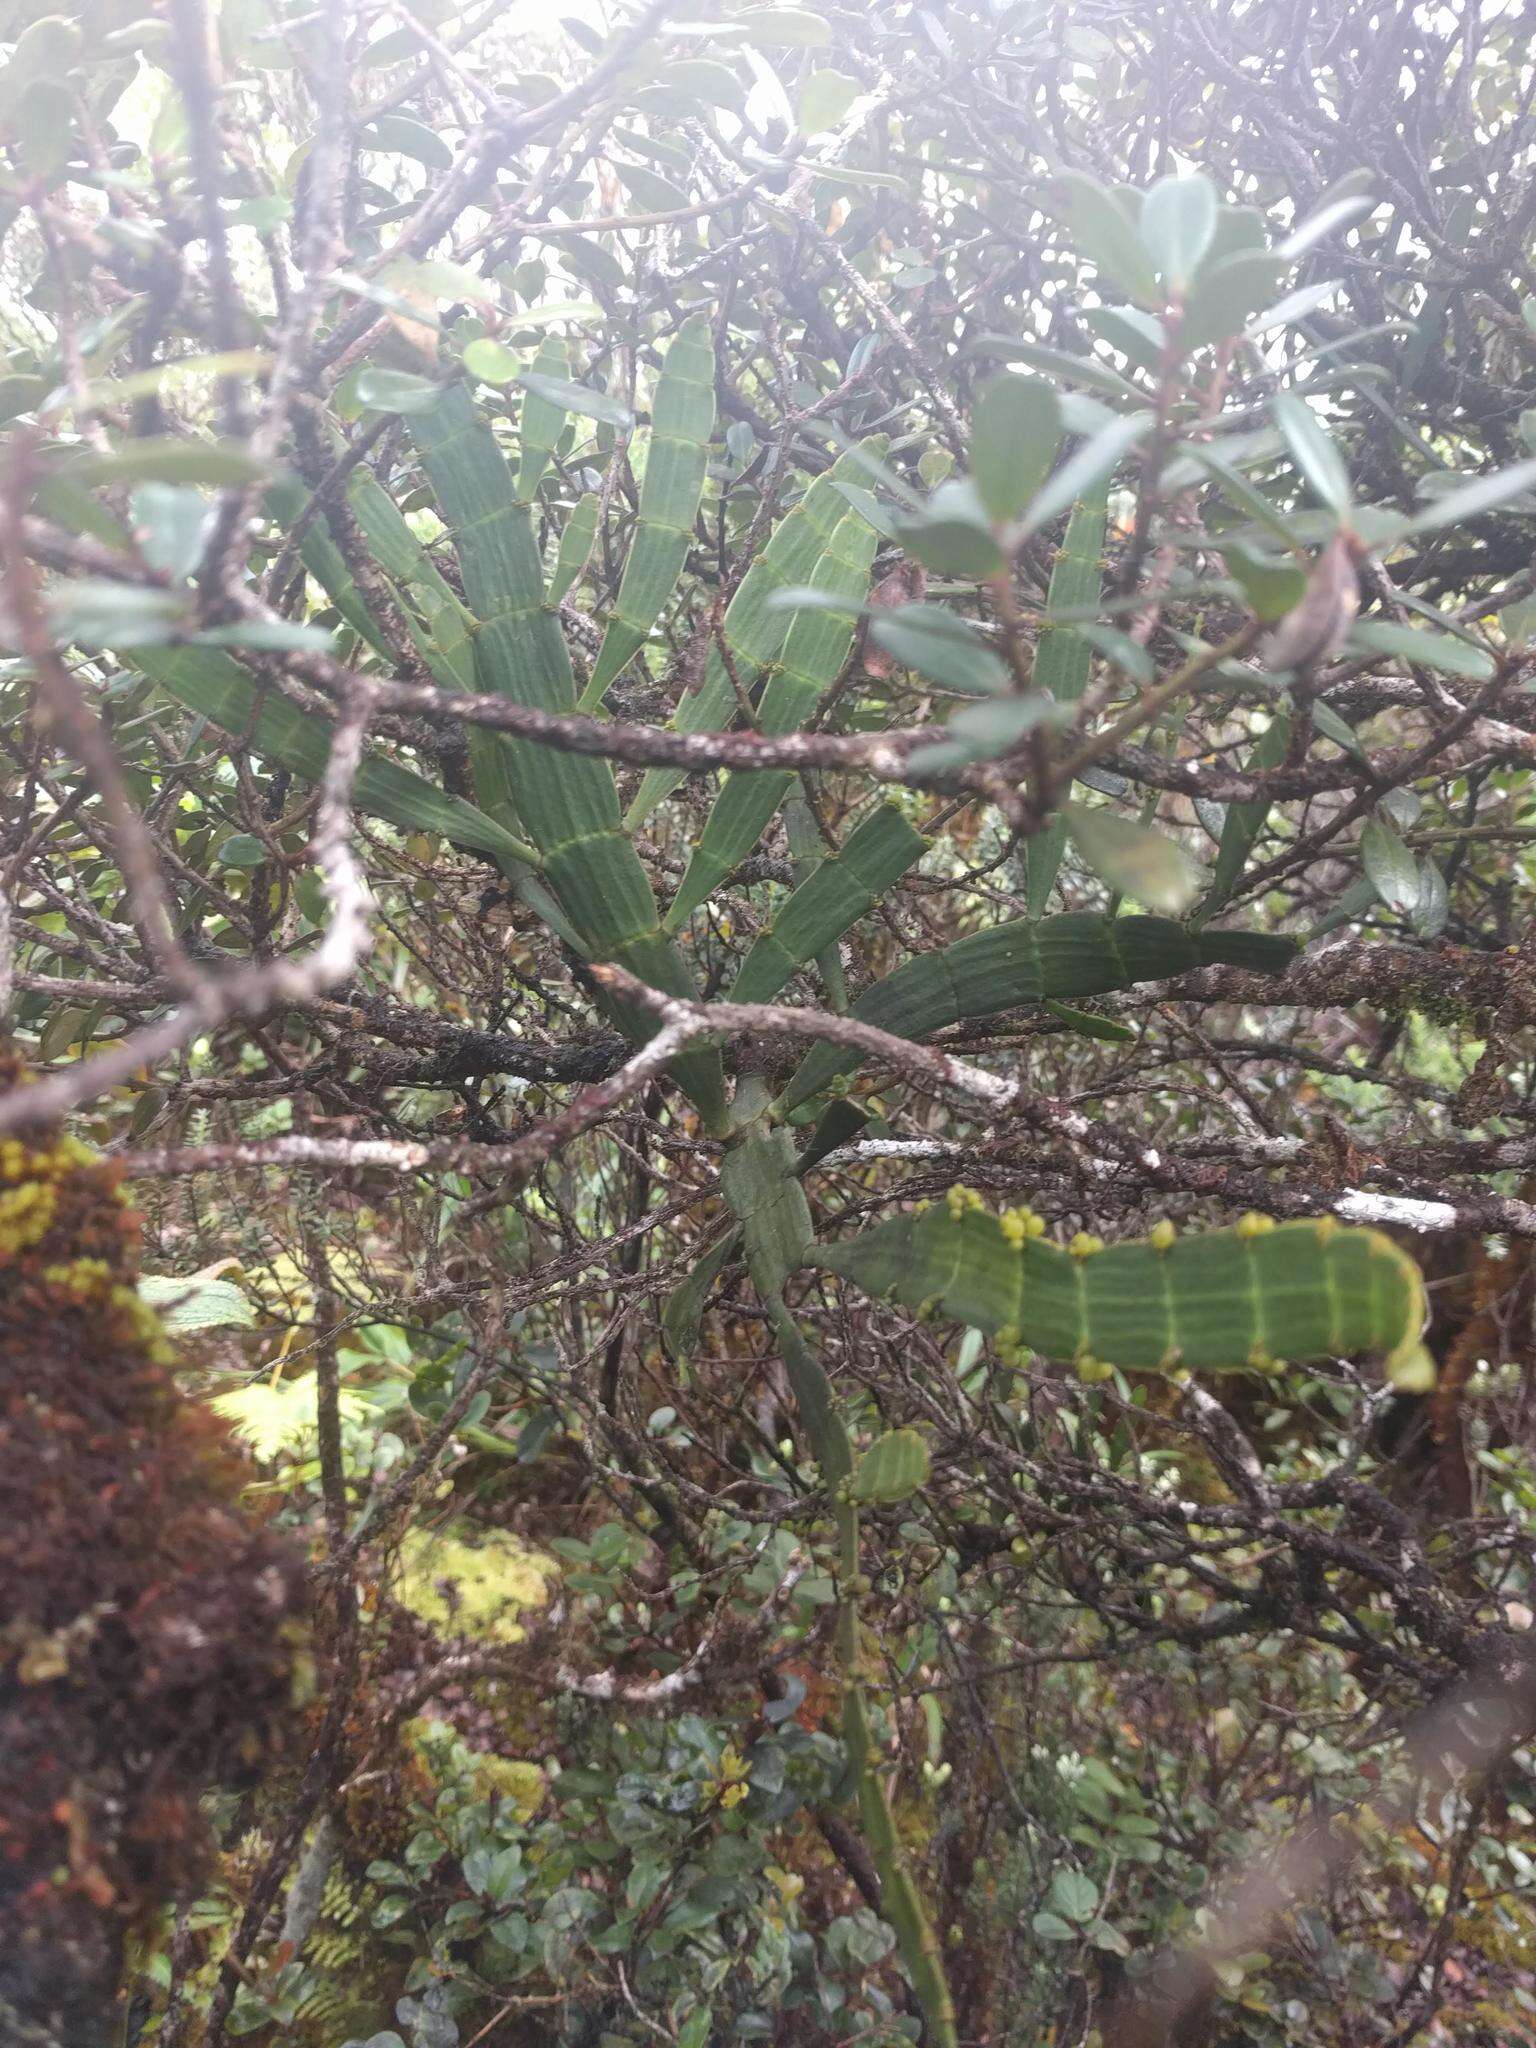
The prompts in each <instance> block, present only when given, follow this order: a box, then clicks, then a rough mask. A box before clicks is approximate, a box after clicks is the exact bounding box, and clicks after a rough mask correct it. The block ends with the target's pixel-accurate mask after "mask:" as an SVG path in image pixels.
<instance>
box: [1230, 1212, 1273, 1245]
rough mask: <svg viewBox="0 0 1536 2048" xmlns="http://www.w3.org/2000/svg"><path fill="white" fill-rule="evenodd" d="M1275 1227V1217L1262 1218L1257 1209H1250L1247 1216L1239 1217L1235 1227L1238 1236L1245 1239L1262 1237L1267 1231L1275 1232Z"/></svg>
mask: <svg viewBox="0 0 1536 2048" xmlns="http://www.w3.org/2000/svg"><path fill="white" fill-rule="evenodd" d="M1274 1227H1275V1219H1274V1217H1273V1216H1261V1215H1260V1214H1259V1212H1258V1210H1257V1209H1250V1210H1249V1211H1248V1213H1247V1214H1246V1215H1245V1216H1239V1217H1238V1219H1237V1222H1236V1223H1235V1224H1234V1225H1233V1229H1234V1230H1235V1231H1236V1233H1237V1235H1238V1236H1239V1237H1243V1238H1248V1237H1262V1236H1263V1235H1264V1233H1265V1232H1266V1231H1268V1230H1273V1229H1274Z"/></svg>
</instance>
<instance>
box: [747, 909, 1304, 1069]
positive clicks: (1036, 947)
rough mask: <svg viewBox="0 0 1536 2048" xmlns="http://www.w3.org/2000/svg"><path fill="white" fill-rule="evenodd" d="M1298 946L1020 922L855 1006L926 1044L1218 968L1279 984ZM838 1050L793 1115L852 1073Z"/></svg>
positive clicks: (1249, 935)
mask: <svg viewBox="0 0 1536 2048" xmlns="http://www.w3.org/2000/svg"><path fill="white" fill-rule="evenodd" d="M1295 951H1296V947H1295V943H1294V941H1292V940H1290V939H1284V938H1277V937H1273V936H1271V935H1270V934H1268V933H1263V932H1220V931H1190V930H1187V929H1186V928H1185V927H1184V926H1183V925H1181V924H1175V923H1174V922H1173V920H1172V919H1171V918H1166V917H1102V916H1100V915H1099V914H1098V913H1097V912H1095V911H1068V912H1066V913H1065V914H1064V915H1063V916H1061V917H1046V918H1041V919H1040V920H1039V921H1038V922H1036V921H1034V920H1032V919H1029V918H1017V919H1015V920H1013V921H1012V922H1011V923H1008V924H998V925H993V926H992V927H991V929H990V930H988V931H984V932H974V933H972V935H971V936H970V937H969V938H965V939H957V940H956V941H955V943H954V944H953V945H952V946H944V947H941V948H940V950H939V951H938V952H935V953H920V954H919V955H918V956H917V958H916V959H913V960H907V961H904V962H903V963H902V965H901V966H900V967H898V968H896V969H895V971H894V972H893V973H891V974H888V975H886V977H885V979H884V980H883V981H877V982H875V983H873V984H872V985H871V986H870V987H869V988H867V989H866V990H865V991H864V993H863V995H861V996H860V997H859V999H858V1001H857V1002H856V1003H855V1004H854V1006H853V1015H854V1016H855V1017H857V1018H858V1019H859V1021H860V1022H861V1023H864V1024H878V1025H879V1026H880V1027H881V1029H882V1030H884V1031H894V1032H896V1033H897V1034H898V1036H900V1037H902V1038H927V1037H929V1036H930V1035H931V1034H932V1033H933V1032H935V1031H940V1030H942V1029H943V1028H944V1026H945V1025H946V1024H958V1023H961V1022H962V1021H966V1020H971V1019H975V1018H978V1017H993V1016H996V1015H998V1014H999V1013H1000V1012H1001V1011H1003V1010H1015V1009H1019V1008H1021V1007H1022V1006H1024V1005H1025V1004H1028V1003H1040V1002H1044V1001H1045V1000H1046V998H1047V997H1052V998H1055V999H1057V1000H1061V999H1063V998H1065V999H1066V1000H1068V1001H1071V1000H1073V999H1075V998H1076V997H1079V996H1097V995H1108V994H1109V993H1110V992H1111V991H1112V990H1114V989H1122V988H1130V987H1132V986H1133V985H1134V984H1135V983H1136V982H1138V981H1163V980H1165V979H1166V978H1167V977H1168V976H1169V975H1170V974H1183V973H1185V972H1187V971H1188V970H1189V969H1190V968H1192V967H1212V966H1216V965H1218V964H1220V965H1227V966H1233V967H1249V968H1253V969H1255V970H1256V971H1258V972H1260V973H1270V974H1279V973H1281V972H1282V971H1283V970H1284V968H1285V967H1286V965H1287V964H1288V963H1289V961H1290V960H1291V958H1292V956H1293V955H1294V953H1295ZM856 1063H857V1062H856V1058H854V1059H850V1056H849V1054H848V1053H847V1052H846V1051H844V1050H843V1049H842V1048H841V1047H839V1046H835V1045H825V1046H818V1047H817V1048H816V1050H815V1051H814V1052H812V1053H810V1054H809V1055H808V1056H807V1057H806V1058H805V1059H804V1060H802V1062H801V1063H800V1068H799V1071H798V1072H797V1073H796V1075H795V1077H794V1079H793V1080H792V1081H791V1082H790V1084H789V1087H788V1089H787V1090H786V1091H785V1096H784V1105H785V1106H786V1107H788V1108H793V1107H794V1105H795V1104H796V1103H800V1102H804V1101H805V1100H806V1098H807V1097H808V1096H811V1095H814V1094H816V1093H817V1091H818V1090H819V1089H822V1088H825V1087H827V1086H828V1084H829V1083H830V1082H832V1081H835V1080H836V1079H837V1077H838V1076H839V1075H840V1074H843V1073H846V1072H847V1071H848V1070H849V1067H850V1066H851V1065H853V1064H856Z"/></svg>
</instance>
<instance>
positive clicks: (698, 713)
mask: <svg viewBox="0 0 1536 2048" xmlns="http://www.w3.org/2000/svg"><path fill="white" fill-rule="evenodd" d="M863 445H864V446H866V447H868V448H871V449H879V448H882V447H883V446H884V443H883V442H882V441H878V440H877V441H872V442H868V443H865V444H863ZM857 453H858V451H857V450H849V451H848V452H847V453H845V454H843V455H840V456H839V457H838V459H837V461H836V462H835V463H833V465H832V467H831V468H830V469H829V470H827V471H826V472H825V474H824V475H822V476H819V477H817V478H816V479H815V480H814V481H813V482H812V483H811V484H810V486H809V487H808V488H807V490H806V493H805V496H804V497H803V498H802V499H801V500H800V502H799V504H798V505H795V506H793V507H792V508H791V509H790V510H789V511H788V512H786V513H785V515H784V517H783V518H782V519H781V520H780V521H779V523H778V525H777V526H776V527H775V528H774V529H773V532H772V533H771V534H770V535H769V536H768V540H767V543H766V545H765V546H764V548H763V551H762V553H761V554H760V555H759V556H758V557H757V558H756V560H755V561H754V562H753V563H752V566H751V567H750V568H749V569H748V571H747V573H746V575H745V576H743V577H742V579H741V582H740V584H739V585H738V586H737V589H736V594H735V596H734V597H733V598H732V599H731V601H730V603H729V604H728V605H727V606H726V608H725V618H724V620H723V622H722V624H721V632H722V634H723V636H724V639H725V644H726V646H727V647H728V648H729V649H730V653H731V663H732V666H733V667H734V668H735V670H736V675H737V677H738V679H739V681H740V682H741V685H742V687H743V688H744V689H751V688H752V686H753V685H754V684H755V683H756V682H757V680H758V678H759V676H761V674H762V672H763V670H764V669H765V668H766V667H767V666H768V664H769V663H770V662H771V661H774V660H776V659H777V657H778V654H779V650H780V649H781V648H782V647H783V645H784V639H785V635H786V634H787V633H788V631H789V614H788V613H787V612H783V611H779V610H777V609H776V608H774V607H771V606H770V605H769V602H768V600H769V599H770V598H771V597H772V596H773V594H774V593H775V591H779V590H789V589H792V588H793V587H794V586H795V585H796V584H801V583H805V582H806V581H807V580H808V579H809V577H810V574H811V571H812V570H813V569H814V568H815V567H816V564H817V563H818V562H819V561H820V559H821V557H822V555H823V554H824V552H825V551H826V547H827V543H828V542H829V541H830V540H831V538H832V535H833V533H834V531H835V530H836V527H837V523H838V521H839V520H840V519H841V518H842V517H843V516H844V515H845V514H846V512H847V510H848V501H847V500H846V499H845V498H844V497H843V495H842V493H841V492H840V491H839V490H838V489H837V484H838V481H839V480H840V479H841V480H843V481H845V482H848V481H852V480H854V479H856V478H857V477H858V476H859V475H860V474H862V472H861V471H860V469H859V466H858V460H857ZM737 716H738V705H737V698H736V688H735V684H734V683H733V682H732V681H731V675H730V670H729V669H728V668H727V667H726V665H725V660H724V657H723V656H722V655H721V652H720V649H719V648H718V647H717V646H712V647H711V648H710V650H709V655H708V658H707V660H706V662H705V665H704V680H703V682H702V683H701V684H700V685H699V687H698V689H696V690H689V691H686V692H685V693H684V695H683V698H682V701H681V703H680V704H679V705H678V707H677V710H676V711H675V713H674V714H673V717H672V726H673V730H674V731H676V732H725V731H728V730H729V729H730V728H731V726H733V725H734V724H735V723H736V719H737ZM682 779H683V771H682V770H681V769H680V768H652V769H649V770H648V771H647V773H646V775H645V777H644V778H643V780H642V781H641V784H640V788H639V791H638V792H637V794H636V796H635V800H634V802H633V803H632V804H631V805H630V807H629V809H628V811H627V812H626V813H625V816H624V822H625V824H626V825H627V826H628V827H629V829H630V831H631V832H635V831H638V830H639V828H640V826H641V825H642V824H643V823H644V822H645V820H646V818H648V817H649V816H650V814H651V812H652V811H653V810H654V809H655V808H656V806H657V804H659V803H660V802H661V801H662V799H663V798H664V797H666V796H667V795H669V794H670V793H671V791H672V790H674V789H676V787H677V785H678V784H679V783H680V782H681V781H682Z"/></svg>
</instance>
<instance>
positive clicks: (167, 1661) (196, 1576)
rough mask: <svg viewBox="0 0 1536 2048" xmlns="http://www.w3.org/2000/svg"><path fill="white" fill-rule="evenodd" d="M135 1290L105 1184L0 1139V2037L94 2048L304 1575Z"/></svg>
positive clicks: (75, 1162) (272, 1694)
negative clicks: (139, 1935) (258, 1518)
mask: <svg viewBox="0 0 1536 2048" xmlns="http://www.w3.org/2000/svg"><path fill="white" fill-rule="evenodd" d="M17 1078H18V1074H17V1071H16V1069H15V1067H14V1064H13V1063H12V1062H10V1061H9V1060H8V1059H5V1058H3V1057H0V1085H5V1084H14V1082H15V1081H16V1079H17ZM136 1278H137V1227H136V1222H135V1219H134V1218H133V1216H132V1215H131V1214H130V1213H129V1211H128V1210H127V1209H126V1208H125V1206H124V1204H123V1199H122V1195H121V1191H120V1189H119V1187H118V1185H117V1176H116V1173H115V1171H114V1169H113V1168H111V1167H110V1166H108V1165H106V1164H104V1163H102V1162H100V1161H97V1160H96V1159H95V1158H94V1157H93V1156H92V1155H91V1154H90V1153H89V1152H88V1151H87V1150H86V1148H85V1147H83V1146H80V1145H78V1144H77V1143H75V1142H74V1141H73V1140H70V1139H57V1138H54V1137H51V1136H50V1137H41V1138H34V1139H28V1140H25V1141H23V1140H18V1139H15V1138H10V1139H4V1140H0V1586H3V1588H4V1592H3V1595H0V2038H18V2039H29V2038H41V2039H48V2038H49V2037H52V2038H55V2039H57V2040H59V2041H70V2042H79V2041H84V2040H88V2039H96V2038H98V2037H99V2033H100V2029H101V2025H102V2018H103V2014H104V2012H105V2011H106V2010H108V2009H109V2008H110V2005H111V2002H112V2000H113V1998H114V1997H115V1995H116V1992H117V1984H118V1976H119V1970H120V1957H121V1952H122V1944H123V1940H124V1937H125V1935H126V1933H127V1931H128V1930H129V1928H130V1927H131V1926H132V1925H133V1924H134V1923H135V1922H136V1921H140V1920H142V1919H144V1918H145V1917H146V1916H148V1915H149V1914H151V1913H153V1912H154V1911H155V1910H156V1909H157V1908H158V1907H159V1906H160V1905H161V1904H162V1903H163V1902H164V1901H165V1900H166V1898H167V1897H169V1896H170V1895H171V1894H172V1893H174V1892H175V1891H176V1890H178V1889H179V1888H180V1887H182V1886H183V1885H185V1884H186V1883H187V1882H188V1880H189V1879H190V1878H192V1877H193V1876H194V1875H195V1873H196V1871H197V1869H198V1866H199V1862H200V1858H201V1855H202V1851H203V1848H204V1837H203V1830H202V1826H201V1823H200V1819H199V1814H198V1806H197V1802H198V1795H199V1793H200V1792H201V1791H202V1790H203V1789H204V1788H205V1787H206V1786H207V1785H208V1784H210V1783H213V1782H224V1783H228V1782H230V1781H231V1780H233V1779H238V1778H239V1777H241V1776H243V1775H245V1774H247V1773H249V1772H250V1771H251V1769H252V1767H253V1766H254V1765H256V1764H257V1763H258V1762H259V1761H260V1759H261V1758H262V1756H263V1754H264V1753H265V1752H266V1751H267V1750H268V1748H269V1745H270V1743H271V1741H272V1739H273V1737H274V1735H275V1733H276V1731H277V1730H279V1729H280V1728H281V1727H282V1725H283V1723H284V1722H285V1720H286V1718H287V1705H288V1700H289V1695H290V1667H291V1660H292V1647H291V1643H290V1640H289V1635H290V1630H289V1628H288V1623H289V1621H290V1618H291V1617H293V1616H294V1615H295V1614H296V1612H297V1609H298V1606H299V1600H300V1586H301V1569H300V1561H299V1560H298V1558H297V1557H296V1556H295V1554H294V1553H293V1552H292V1551H291V1549H290V1548H289V1547H288V1546H287V1545H286V1544H284V1543H283V1542H282V1541H280V1540H279V1539H278V1538H277V1537H276V1536H274V1535H273V1533H272V1532H270V1531H268V1530H266V1529H263V1528H262V1527H260V1526H259V1525H257V1524H254V1523H253V1522H252V1521H250V1520H249V1519H248V1518H247V1517H246V1516H244V1515H243V1514H242V1513H241V1512H240V1510H239V1508H238V1506H237V1505H236V1500H237V1495H238V1494H239V1492H240V1489H241V1486H242V1484H243V1478H244V1474H243V1469H242V1467H241V1465H240V1464H239V1462H238V1460H237V1459H236V1458H235V1456H234V1455H233V1453H232V1452H231V1450H230V1447H229V1445H228V1442H227V1439H226V1437H225V1433H224V1431H223V1429H222V1427H221V1426H220V1425H219V1424H218V1423H217V1422H216V1421H215V1420H214V1419H213V1418H211V1417H210V1416H209V1415H208V1414H207V1412H206V1411H205V1410H204V1409H203V1408H202V1407H201V1406H199V1405H198V1404H197V1403H195V1402H191V1401H189V1400H187V1399H186V1397H185V1396H184V1395H182V1394H181V1393H180V1392H179V1391H178V1389H177V1386H176V1384H175V1379H174V1376H173V1371H172V1366H173V1362H174V1354H173V1352H172V1350H171V1347H170V1346H169V1345H168V1343H167V1342H166V1340H165V1337H164V1334H163V1332H162V1330H161V1328H160V1325H159V1323H158V1321H157V1319H156V1318H155V1317H154V1316H153V1315H152V1314H151V1313H150V1312H149V1311H148V1310H147V1309H146V1308H145V1307H144V1306H143V1304H142V1303H141V1302H140V1300H139V1298H138V1294H137V1292H136V1288H135V1282H136ZM29 2030H40V2031H37V2032H33V2031H29Z"/></svg>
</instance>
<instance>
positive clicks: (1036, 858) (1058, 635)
mask: <svg viewBox="0 0 1536 2048" xmlns="http://www.w3.org/2000/svg"><path fill="white" fill-rule="evenodd" d="M1108 503H1109V483H1108V480H1107V479H1106V480H1105V482H1104V483H1102V484H1101V485H1100V486H1099V488H1098V490H1097V491H1095V492H1094V494H1093V495H1092V496H1091V497H1089V498H1083V499H1080V500H1079V501H1078V503H1077V504H1076V505H1074V506H1073V508H1072V517H1071V518H1070V519H1069V520H1068V522H1067V531H1066V537H1065V538H1064V539H1063V541H1062V543H1061V553H1060V554H1059V555H1058V556H1057V557H1056V566H1055V567H1054V568H1053V569H1052V571H1051V583H1050V588H1049V590H1048V591H1047V592H1046V599H1045V621H1046V623H1045V630H1044V631H1043V632H1042V633H1041V635H1040V644H1039V646H1038V647H1037V648H1036V650H1035V666H1034V682H1035V687H1036V689H1039V690H1044V691H1046V692H1047V693H1048V694H1049V695H1050V696H1051V697H1053V698H1054V699H1055V700H1056V702H1057V703H1058V704H1075V703H1076V702H1077V701H1078V699H1079V698H1080V697H1081V696H1082V694H1083V692H1084V690H1085V689H1087V687H1088V673H1089V670H1090V668H1091V667H1092V665H1093V648H1092V645H1091V644H1090V642H1089V641H1088V640H1087V639H1086V638H1085V637H1084V635H1083V634H1081V633H1080V632H1078V631H1077V629H1076V627H1074V626H1066V625H1053V624H1052V623H1051V621H1052V620H1053V619H1060V618H1061V617H1062V616H1063V614H1065V613H1070V612H1085V611H1087V610H1088V609H1089V608H1090V607H1091V606H1093V605H1096V604H1097V603H1098V601H1099V591H1100V586H1101V585H1102V583H1103V580H1104V563H1103V555H1104V528H1105V524H1106V521H1107V508H1108ZM1066 843H1067V830H1066V826H1065V825H1064V824H1063V823H1062V821H1061V819H1060V818H1059V817H1058V818H1053V819H1052V820H1051V822H1050V823H1049V824H1048V825H1047V826H1046V828H1045V830H1044V831H1043V832H1037V833H1036V835H1035V837H1034V838H1033V839H1031V840H1030V842H1029V881H1028V887H1027V889H1026V892H1025V903H1024V907H1025V909H1026V910H1027V911H1028V912H1029V914H1030V916H1031V917H1039V916H1041V915H1042V914H1043V912H1044V910H1045V906H1046V904H1047V903H1048V902H1049V901H1050V896H1051V889H1052V887H1053V885H1054V884H1055V881H1056V870H1057V869H1058V868H1059V867H1060V866H1061V856H1062V852H1063V850H1064V849H1065V847H1066Z"/></svg>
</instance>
